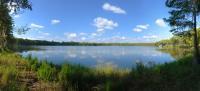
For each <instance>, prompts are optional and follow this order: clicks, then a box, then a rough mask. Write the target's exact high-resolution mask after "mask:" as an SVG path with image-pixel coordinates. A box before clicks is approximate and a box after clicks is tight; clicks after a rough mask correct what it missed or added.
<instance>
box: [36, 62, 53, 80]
mask: <svg viewBox="0 0 200 91" xmlns="http://www.w3.org/2000/svg"><path fill="white" fill-rule="evenodd" d="M37 75H38V78H39V79H40V80H44V81H54V80H56V77H57V75H56V69H55V67H52V66H51V65H49V64H48V63H47V62H46V61H43V62H42V64H41V66H40V67H39V68H38V71H37Z"/></svg>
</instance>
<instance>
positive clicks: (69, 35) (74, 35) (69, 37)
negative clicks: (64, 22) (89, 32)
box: [64, 33, 77, 39]
mask: <svg viewBox="0 0 200 91" xmlns="http://www.w3.org/2000/svg"><path fill="white" fill-rule="evenodd" d="M64 35H65V36H66V37H67V38H68V39H73V38H76V37H77V34H76V33H64Z"/></svg>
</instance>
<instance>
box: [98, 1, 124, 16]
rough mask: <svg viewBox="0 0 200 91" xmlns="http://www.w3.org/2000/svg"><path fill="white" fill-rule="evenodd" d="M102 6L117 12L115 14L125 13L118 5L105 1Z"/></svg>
mask: <svg viewBox="0 0 200 91" xmlns="http://www.w3.org/2000/svg"><path fill="white" fill-rule="evenodd" d="M102 8H103V9H104V10H106V11H111V12H113V13H117V14H126V11H125V10H123V9H122V8H120V7H118V6H114V5H111V4H109V3H105V4H104V5H103V6H102Z"/></svg>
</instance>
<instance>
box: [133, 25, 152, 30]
mask: <svg viewBox="0 0 200 91" xmlns="http://www.w3.org/2000/svg"><path fill="white" fill-rule="evenodd" d="M149 26H150V25H149V24H145V25H137V26H136V27H137V28H141V29H148V27H149Z"/></svg>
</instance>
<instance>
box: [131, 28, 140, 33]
mask: <svg viewBox="0 0 200 91" xmlns="http://www.w3.org/2000/svg"><path fill="white" fill-rule="evenodd" d="M133 31H134V32H142V29H140V28H134V29H133Z"/></svg>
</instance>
